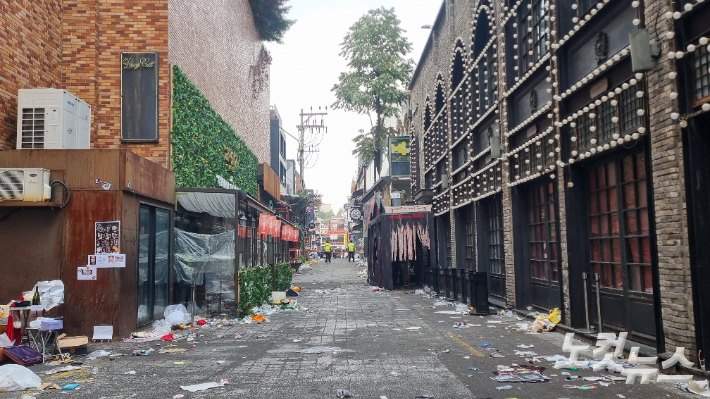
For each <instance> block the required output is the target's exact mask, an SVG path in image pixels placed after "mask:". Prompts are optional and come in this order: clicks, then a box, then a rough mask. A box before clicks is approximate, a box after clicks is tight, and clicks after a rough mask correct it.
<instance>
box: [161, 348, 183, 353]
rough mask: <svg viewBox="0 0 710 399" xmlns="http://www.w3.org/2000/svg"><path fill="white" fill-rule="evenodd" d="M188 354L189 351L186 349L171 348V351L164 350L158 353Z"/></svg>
mask: <svg viewBox="0 0 710 399" xmlns="http://www.w3.org/2000/svg"><path fill="white" fill-rule="evenodd" d="M183 352H187V349H184V348H170V349H163V350H161V351H159V352H158V353H183Z"/></svg>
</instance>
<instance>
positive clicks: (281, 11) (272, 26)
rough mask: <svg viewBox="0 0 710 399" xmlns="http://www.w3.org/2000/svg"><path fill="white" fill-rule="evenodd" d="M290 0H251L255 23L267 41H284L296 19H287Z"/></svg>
mask: <svg viewBox="0 0 710 399" xmlns="http://www.w3.org/2000/svg"><path fill="white" fill-rule="evenodd" d="M287 1H288V0H249V5H250V6H251V13H252V15H254V25H255V26H256V29H257V30H258V31H259V36H260V37H261V40H263V41H265V42H276V43H279V44H281V43H283V36H284V34H285V33H286V31H287V30H289V28H290V27H291V25H293V24H294V23H295V22H296V21H295V20H292V19H286V13H288V11H289V10H290V9H291V7H290V6H289V7H287V6H286V5H285V4H286V2H287Z"/></svg>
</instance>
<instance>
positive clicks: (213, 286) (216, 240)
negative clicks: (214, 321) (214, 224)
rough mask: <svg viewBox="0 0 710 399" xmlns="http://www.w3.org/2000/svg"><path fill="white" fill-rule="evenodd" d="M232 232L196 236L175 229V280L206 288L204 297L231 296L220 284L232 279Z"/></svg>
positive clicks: (229, 290) (229, 291)
mask: <svg viewBox="0 0 710 399" xmlns="http://www.w3.org/2000/svg"><path fill="white" fill-rule="evenodd" d="M234 239H235V237H234V230H232V231H227V232H224V233H220V234H195V233H188V232H186V231H183V230H180V229H175V276H176V279H177V280H178V281H181V282H184V283H186V284H188V285H192V284H193V283H194V284H195V285H203V284H206V287H205V291H206V292H207V293H211V294H216V293H233V292H234V289H233V287H231V289H227V288H226V287H222V284H221V281H225V280H229V279H232V280H233V278H234Z"/></svg>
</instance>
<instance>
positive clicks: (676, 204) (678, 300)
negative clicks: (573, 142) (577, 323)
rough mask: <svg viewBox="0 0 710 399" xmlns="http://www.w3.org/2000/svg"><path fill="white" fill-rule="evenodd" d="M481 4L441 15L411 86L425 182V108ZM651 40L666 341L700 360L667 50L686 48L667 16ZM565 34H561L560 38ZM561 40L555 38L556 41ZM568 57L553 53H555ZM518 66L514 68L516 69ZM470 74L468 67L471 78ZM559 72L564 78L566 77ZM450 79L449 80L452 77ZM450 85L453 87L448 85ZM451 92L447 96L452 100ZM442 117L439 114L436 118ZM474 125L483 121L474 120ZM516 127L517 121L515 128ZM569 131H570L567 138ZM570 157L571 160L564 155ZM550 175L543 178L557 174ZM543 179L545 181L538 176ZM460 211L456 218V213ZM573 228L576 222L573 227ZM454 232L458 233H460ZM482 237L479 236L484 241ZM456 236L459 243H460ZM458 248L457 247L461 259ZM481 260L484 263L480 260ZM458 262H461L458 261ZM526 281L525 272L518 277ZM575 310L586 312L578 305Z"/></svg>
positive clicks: (563, 258)
mask: <svg viewBox="0 0 710 399" xmlns="http://www.w3.org/2000/svg"><path fill="white" fill-rule="evenodd" d="M496 4H497V7H498V8H497V10H496V13H495V18H496V23H495V24H494V26H495V31H496V34H497V35H498V41H497V44H498V57H499V60H504V59H505V58H504V56H505V54H508V53H509V52H511V51H514V50H513V49H511V48H506V40H504V24H503V23H502V21H501V20H502V19H503V18H504V16H505V12H504V10H503V7H504V2H498V3H496ZM558 5H559V6H560V7H561V6H562V2H561V1H554V0H553V1H551V2H550V9H557V8H558V7H557V6H558ZM480 6H481V4H480V1H479V0H468V1H455V2H454V6H453V9H454V15H453V17H452V16H451V15H450V14H449V16H448V17H445V18H442V19H440V21H439V22H438V26H437V29H435V30H434V31H433V32H432V39H431V40H432V43H431V44H430V46H429V47H428V53H426V54H425V57H424V58H423V59H422V60H420V64H419V65H418V76H417V79H416V80H415V81H414V82H413V84H412V87H411V93H412V94H411V96H412V98H411V104H412V107H413V108H415V107H416V108H417V109H418V111H417V113H416V114H415V116H414V119H413V123H415V124H416V125H417V128H416V129H415V131H416V132H418V134H419V135H420V137H419V140H417V142H418V143H419V146H420V151H419V152H418V154H419V157H420V159H419V167H420V176H421V180H420V186H421V187H422V188H423V187H424V176H425V171H426V169H427V166H425V163H424V158H425V154H426V153H427V151H429V150H428V149H426V148H424V147H423V144H424V139H423V133H424V128H423V125H424V114H425V112H424V109H425V106H426V99H427V97H429V98H430V101H431V102H432V103H433V101H434V97H435V92H436V82H437V75H438V74H439V73H441V74H443V75H444V76H446V77H447V78H448V76H449V74H450V70H451V55H452V53H453V48H452V47H453V45H454V43H455V40H456V38H457V37H462V38H471V37H472V32H473V28H474V24H475V21H474V18H475V16H476V10H477V9H478V8H479V7H480ZM644 7H645V9H644V10H642V12H644V13H645V15H646V18H647V21H654V22H655V17H656V16H658V15H661V16H663V15H664V14H665V13H666V12H667V11H669V10H671V9H672V5H671V4H670V3H668V2H663V1H661V0H652V1H649V2H646V4H645V5H644ZM648 28H649V30H650V34H651V37H652V38H654V37H656V32H655V31H654V29H658V30H659V32H660V35H659V36H660V38H661V40H662V41H663V51H662V53H663V54H662V57H661V58H660V59H658V60H657V61H656V65H655V66H654V68H653V70H651V71H650V72H648V73H647V74H646V75H647V87H648V90H649V92H648V102H649V105H648V110H647V114H648V115H649V120H648V126H649V127H650V128H649V129H648V130H649V132H650V140H649V144H650V149H651V159H650V164H651V168H652V182H653V199H654V203H653V206H654V209H653V212H654V216H655V228H656V239H657V240H656V246H657V249H658V253H657V256H658V270H659V275H660V291H659V292H658V296H659V298H660V302H661V313H662V317H661V320H660V321H659V322H660V323H661V325H662V328H663V335H664V340H665V350H666V354H669V353H670V352H673V351H674V350H675V348H676V347H677V346H684V347H686V348H687V352H686V354H687V355H688V356H689V358H690V357H692V353H693V352H694V351H696V348H695V329H694V316H695V315H694V307H693V303H692V291H691V288H692V281H691V275H690V264H689V248H688V227H687V217H688V216H687V209H686V200H685V181H684V180H685V177H684V175H685V171H684V162H683V148H682V134H681V130H680V129H679V127H678V125H677V123H676V122H673V121H672V120H671V118H670V114H671V112H679V111H678V109H677V106H676V105H674V104H673V102H672V101H671V100H670V98H669V94H670V92H678V91H679V90H678V87H677V84H678V82H675V81H673V80H671V79H669V78H668V73H669V72H671V71H673V70H676V69H677V68H676V63H675V61H669V60H668V58H667V57H666V53H667V52H668V51H669V49H670V50H671V51H677V50H683V49H682V48H679V49H676V48H675V47H674V45H675V44H674V42H673V40H671V39H668V38H666V36H665V34H664V33H665V32H667V31H670V30H673V29H674V26H673V23H672V21H669V20H667V19H666V18H663V17H662V18H660V19H659V20H658V24H657V26H656V24H655V23H650V22H649V26H648ZM550 29H551V30H556V31H559V30H560V28H559V22H558V21H555V20H554V19H553V20H552V25H551V27H550ZM556 40H559V37H556V38H555V41H556ZM553 43H554V41H553ZM557 54H560V52H555V51H553V54H552V55H557ZM466 61H467V63H468V64H467V67H469V68H470V67H472V65H471V64H470V62H471V61H472V60H471V59H470V53H468V54H467V60H466ZM499 62H500V61H499ZM550 64H551V66H550V69H548V70H551V71H552V72H551V73H552V75H554V74H555V73H556V72H557V71H558V70H560V71H562V70H563V69H564V67H565V66H564V65H560V63H559V62H558V59H557V57H552V58H551V60H550ZM508 70H509V71H512V69H508ZM498 73H499V76H498V78H499V79H498V81H499V98H500V100H499V102H498V107H497V108H498V110H497V112H498V118H499V119H500V120H501V121H507V120H508V119H509V117H508V113H509V112H508V111H509V106H510V101H511V99H510V98H506V96H505V93H506V91H507V90H508V87H506V86H507V79H506V77H505V76H506V68H501V67H500V65H499V68H498ZM468 74H469V72H467V75H468ZM558 76H559V75H558ZM550 79H551V81H552V82H555V83H556V82H557V77H552V76H551V77H550ZM447 84H448V82H447ZM447 87H448V86H447ZM560 90H561V88H558V87H557V85H555V84H553V88H552V95H556V94H561V93H562V92H561V91H560ZM450 94H451V92H450V91H449V92H447V93H446V97H447V99H448V96H449V95H450ZM559 104H560V102H558V101H553V107H552V111H551V112H550V114H552V117H553V118H554V119H553V121H559V120H560V119H559V118H560V111H559ZM434 116H435V115H432V120H433V119H434ZM473 122H474V123H475V122H476V118H475V117H474V120H473ZM448 123H449V132H451V131H452V125H451V120H449V122H448ZM512 127H514V126H510V128H512ZM507 129H508V127H507V126H506V124H505V123H503V124H501V136H502V145H503V151H504V152H506V151H510V150H511V146H510V145H509V143H508V140H507V139H506V138H505V136H504V133H505V132H506V130H507ZM554 132H555V133H554V134H556V135H560V134H561V130H560V128H559V127H556V128H555V131H554ZM562 136H564V134H562V135H561V136H559V137H562ZM562 161H563V162H567V159H562ZM448 162H449V170H451V168H450V167H451V160H450V159H449V160H448ZM565 168H567V166H565V167H564V168H563V167H557V169H556V170H555V171H554V174H555V177H554V178H555V183H556V186H557V190H558V198H557V201H558V202H557V203H558V207H559V215H558V216H557V217H558V220H559V221H560V223H559V224H560V226H559V229H560V230H559V231H560V236H559V245H560V250H561V253H560V258H559V260H560V262H561V269H562V275H561V281H560V282H561V286H562V290H563V302H564V306H565V307H567V306H568V305H569V303H570V286H569V281H570V273H569V263H570V259H569V257H570V254H569V253H568V245H569V243H568V240H567V239H568V234H569V229H568V226H567V222H566V219H567V216H568V215H567V209H566V207H565V201H566V198H565V197H566V190H567V181H566V180H565V171H566V170H565ZM549 177H551V176H549V174H548V175H545V177H543V178H542V179H545V178H547V179H549ZM510 181H511V176H510V174H509V173H508V170H507V168H505V171H504V173H503V190H502V191H503V193H502V194H503V195H502V198H503V213H504V215H503V224H504V234H505V236H504V250H505V268H506V290H507V292H506V295H507V297H506V302H507V304H508V306H515V303H516V298H515V280H516V275H515V271H516V270H515V269H516V268H515V263H516V259H515V253H514V248H515V245H520V244H519V243H515V242H514V237H513V205H512V200H513V195H512V194H513V191H514V190H512V189H511V188H510V187H508V186H507V183H509V182H510ZM538 181H542V180H538ZM452 216H453V215H452ZM454 227H455V218H453V217H452V222H451V228H452V229H453V228H454ZM569 227H570V228H572V227H573V226H569ZM452 237H453V235H452ZM477 239H478V238H477ZM454 241H455V240H454ZM454 248H455V243H454V244H453V245H452V250H453V249H454ZM455 256H456V252H455V250H454V252H453V257H454V258H455ZM478 261H479V262H480V261H482V260H480V259H478ZM454 262H455V260H454ZM517 277H518V278H520V276H517ZM567 310H568V311H567V312H565V320H564V322H565V323H570V322H571V320H570V313H569V309H567ZM572 310H573V311H579V310H574V309H572Z"/></svg>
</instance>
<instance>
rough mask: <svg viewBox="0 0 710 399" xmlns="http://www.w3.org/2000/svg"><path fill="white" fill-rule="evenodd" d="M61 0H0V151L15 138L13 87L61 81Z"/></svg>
mask: <svg viewBox="0 0 710 399" xmlns="http://www.w3.org/2000/svg"><path fill="white" fill-rule="evenodd" d="M61 10H62V8H61V0H32V1H31V0H3V1H2V2H0V21H2V23H0V59H2V66H1V67H0V151H2V150H8V149H14V148H15V146H16V139H17V90H18V89H31V88H36V87H59V85H60V83H61V72H60V65H59V64H60V60H61V55H62V54H61V40H60V37H61V26H62V15H61Z"/></svg>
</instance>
